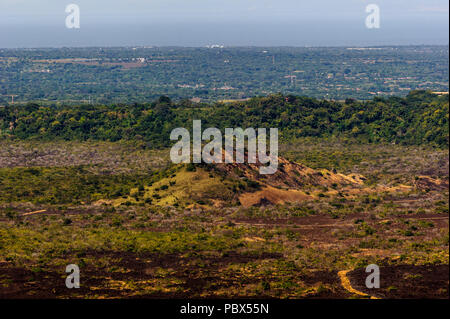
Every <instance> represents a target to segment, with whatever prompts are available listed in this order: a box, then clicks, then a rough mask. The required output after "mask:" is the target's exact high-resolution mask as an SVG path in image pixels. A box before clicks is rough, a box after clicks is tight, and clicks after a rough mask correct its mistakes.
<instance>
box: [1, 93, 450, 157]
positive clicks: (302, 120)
mask: <svg viewBox="0 0 450 319" xmlns="http://www.w3.org/2000/svg"><path fill="white" fill-rule="evenodd" d="M448 102H449V100H448V95H442V96H439V95H436V94H434V93H431V92H429V91H411V92H410V93H409V94H408V95H407V96H406V97H389V98H381V97H376V98H373V99H372V100H370V101H358V100H354V99H346V100H345V101H333V100H318V99H314V98H309V97H304V96H294V95H282V94H275V95H269V96H267V97H255V98H252V99H250V100H248V101H241V102H234V103H219V102H216V103H211V104H204V103H193V102H191V101H190V100H182V101H180V102H176V103H175V102H173V101H171V100H170V99H169V98H168V97H165V96H162V97H160V98H159V99H158V100H156V101H154V102H151V103H134V104H114V105H90V104H80V105H75V106H74V105H70V106H69V105H55V104H52V105H48V106H46V105H44V106H43V105H38V104H33V103H28V104H24V105H20V104H14V105H9V106H6V107H2V108H0V137H1V138H15V139H23V140H25V139H39V140H54V139H60V140H79V141H85V140H102V141H119V140H136V141H140V142H142V145H143V146H145V147H149V148H162V147H167V146H170V145H171V141H170V139H169V136H170V132H171V131H172V129H174V128H176V127H186V128H188V129H190V126H191V125H192V120H194V119H198V120H202V125H204V127H205V128H206V127H217V128H219V129H222V130H223V129H224V128H225V127H232V128H235V127H242V128H247V127H254V128H255V127H266V128H269V127H277V128H279V130H280V133H281V137H282V138H286V139H288V138H296V137H322V138H323V137H325V138H327V137H348V138H354V139H356V140H359V141H361V142H389V143H401V144H415V145H421V144H427V145H432V146H438V147H445V148H447V147H448V140H449V127H448V125H449V124H448V111H449V106H448V104H449V103H448Z"/></svg>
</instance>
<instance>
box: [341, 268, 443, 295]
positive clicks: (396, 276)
mask: <svg viewBox="0 0 450 319" xmlns="http://www.w3.org/2000/svg"><path fill="white" fill-rule="evenodd" d="M368 275H369V274H368V273H366V272H365V269H363V268H361V269H357V270H355V271H352V272H349V273H348V274H347V276H348V277H349V279H350V282H351V284H352V286H353V288H355V289H356V290H359V291H362V292H365V293H367V294H369V295H371V296H376V297H379V298H389V299H424V298H425V299H436V298H444V299H447V298H449V265H424V266H411V265H398V266H384V267H380V288H379V289H376V288H373V289H368V288H366V285H365V281H366V278H367V276H368Z"/></svg>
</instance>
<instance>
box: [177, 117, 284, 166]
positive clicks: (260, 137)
mask: <svg viewBox="0 0 450 319" xmlns="http://www.w3.org/2000/svg"><path fill="white" fill-rule="evenodd" d="M192 127H193V128H192V135H193V137H192V162H193V163H197V164H198V163H202V162H203V163H207V164H213V163H244V162H245V151H244V149H245V139H246V138H247V150H248V151H247V162H248V163H250V164H255V163H257V161H259V162H260V163H261V164H263V165H265V164H269V165H268V166H260V167H259V172H260V174H264V175H266V174H274V173H275V172H276V171H277V169H278V129H277V128H271V129H270V137H269V154H267V135H266V129H265V128H258V129H257V131H255V129H253V128H247V129H246V130H243V129H242V128H235V129H233V128H226V129H225V154H223V147H222V146H223V142H222V132H221V131H220V130H219V129H217V128H207V129H206V130H205V131H203V134H202V126H201V121H200V120H194V121H193V126H192ZM256 133H257V134H256ZM180 137H181V139H180ZM170 140H171V141H175V140H178V142H177V143H175V145H173V147H172V149H171V150H170V159H171V160H172V162H174V163H177V164H178V163H190V162H191V136H190V133H189V131H188V130H187V129H185V128H181V127H179V128H176V129H174V130H172V132H171V134H170ZM202 141H204V142H206V141H210V142H209V143H207V144H206V145H205V146H204V147H203V149H202ZM235 142H236V149H234V143H235ZM256 146H258V148H257V147H256ZM234 154H236V156H235V157H236V159H234Z"/></svg>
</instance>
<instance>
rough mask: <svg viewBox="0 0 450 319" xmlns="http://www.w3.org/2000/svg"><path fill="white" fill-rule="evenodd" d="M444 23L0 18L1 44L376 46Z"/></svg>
mask: <svg viewBox="0 0 450 319" xmlns="http://www.w3.org/2000/svg"><path fill="white" fill-rule="evenodd" d="M448 37H449V31H448V21H447V22H445V21H437V22H434V23H433V22H430V23H427V24H417V25H416V24H411V23H408V24H402V23H400V22H399V21H383V22H382V25H381V28H380V29H367V28H366V27H365V26H364V21H347V22H345V23H342V22H335V23H333V22H330V21H327V22H326V23H325V22H322V23H307V22H295V23H293V22H286V23H280V22H278V23H267V24H264V23H258V24H251V23H248V24H246V23H231V22H230V23H198V24H195V23H189V24H183V23H179V24H177V23H172V24H162V23H159V24H150V23H149V24H137V25H131V24H129V25H96V24H87V23H86V24H83V22H82V23H81V28H80V29H67V28H65V26H64V21H62V22H61V24H60V25H47V26H44V25H41V24H40V25H32V24H31V25H20V24H10V25H7V24H4V23H2V22H0V48H24V47H28V48H32V47H84V46H152V45H153V46H206V45H209V44H222V45H225V46H376V45H408V44H444V45H446V44H448Z"/></svg>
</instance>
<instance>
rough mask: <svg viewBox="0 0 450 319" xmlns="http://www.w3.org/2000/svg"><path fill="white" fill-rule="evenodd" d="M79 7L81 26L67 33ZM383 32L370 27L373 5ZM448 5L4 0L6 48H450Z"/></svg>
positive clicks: (431, 1) (435, 1) (2, 41)
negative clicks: (70, 12) (72, 8)
mask: <svg viewBox="0 0 450 319" xmlns="http://www.w3.org/2000/svg"><path fill="white" fill-rule="evenodd" d="M71 3H74V4H77V5H79V7H80V11H81V19H80V21H81V28H80V29H67V28H66V27H65V19H66V16H67V14H66V13H65V7H66V5H68V4H71ZM371 3H374V4H377V5H378V6H379V7H380V13H381V27H380V29H367V28H366V27H365V24H364V21H365V19H366V16H367V13H366V12H365V7H366V6H367V5H368V4H371ZM448 8H449V5H448V1H447V0H307V1H303V0H221V1H218V0H120V1H119V0H67V1H63V0H0V47H36V46H85V45H86V46H89V45H98V46H106V45H183V46H204V45H206V44H211V43H220V44H224V45H260V46H270V45H295V46H304V45H380V44H448V23H449V22H448V16H449V11H448V10H449V9H448Z"/></svg>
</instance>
